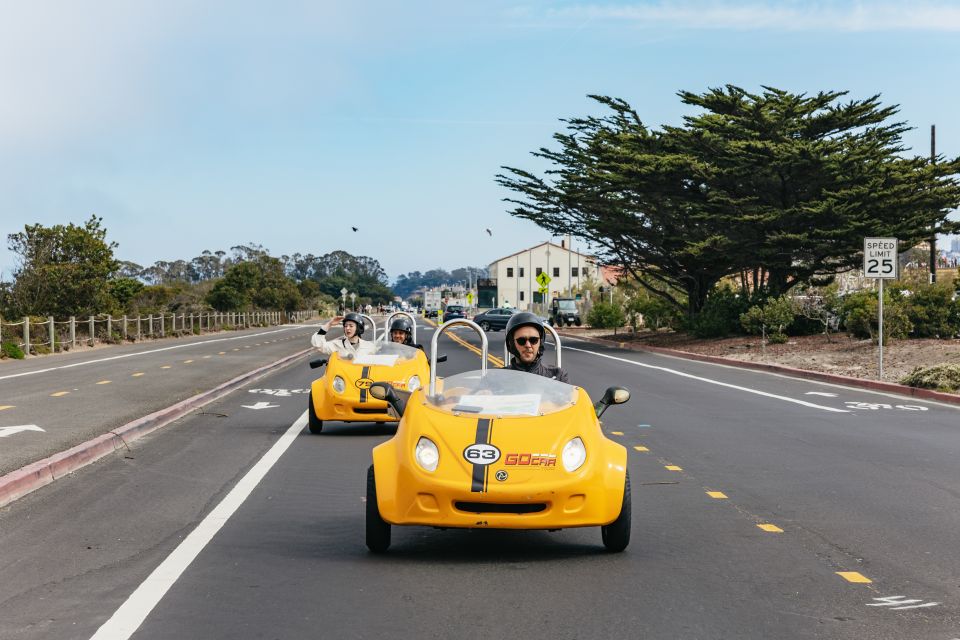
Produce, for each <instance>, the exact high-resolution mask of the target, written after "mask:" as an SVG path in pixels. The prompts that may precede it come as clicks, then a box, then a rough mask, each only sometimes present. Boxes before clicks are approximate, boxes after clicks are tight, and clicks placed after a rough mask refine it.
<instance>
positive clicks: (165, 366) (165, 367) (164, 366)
mask: <svg viewBox="0 0 960 640" xmlns="http://www.w3.org/2000/svg"><path fill="white" fill-rule="evenodd" d="M160 368H161V369H169V368H170V365H168V364H165V365H163V366H162V367H160Z"/></svg>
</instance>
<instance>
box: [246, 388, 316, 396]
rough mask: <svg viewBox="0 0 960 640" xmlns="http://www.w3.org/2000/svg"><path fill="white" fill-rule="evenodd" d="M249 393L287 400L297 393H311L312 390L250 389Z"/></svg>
mask: <svg viewBox="0 0 960 640" xmlns="http://www.w3.org/2000/svg"><path fill="white" fill-rule="evenodd" d="M247 393H265V394H267V395H268V396H277V397H278V398H287V397H289V396H292V395H293V394H295V393H310V389H248V390H247Z"/></svg>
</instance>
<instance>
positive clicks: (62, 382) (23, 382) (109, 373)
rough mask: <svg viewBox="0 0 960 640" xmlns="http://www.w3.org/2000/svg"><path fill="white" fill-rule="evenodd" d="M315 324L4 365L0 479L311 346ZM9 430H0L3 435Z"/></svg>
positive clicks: (0, 376)
mask: <svg viewBox="0 0 960 640" xmlns="http://www.w3.org/2000/svg"><path fill="white" fill-rule="evenodd" d="M314 331H316V329H315V328H312V327H309V326H297V325H286V326H280V327H263V328H255V329H245V330H242V331H231V332H221V333H216V334H210V335H207V336H203V337H197V338H168V339H166V340H153V341H150V342H144V343H139V344H129V345H120V346H110V347H102V348H97V349H90V350H83V351H79V352H71V353H67V354H63V355H56V356H47V357H40V358H29V359H26V360H6V361H4V362H3V363H2V364H0V429H3V428H5V427H14V426H21V425H32V426H34V427H38V428H39V429H42V430H43V431H36V430H29V431H18V432H15V433H9V432H8V433H9V435H5V436H4V437H2V438H0V475H2V474H4V473H7V472H9V471H12V470H14V469H18V468H20V467H22V466H24V465H26V464H29V463H31V462H34V461H36V460H39V459H40V458H44V457H46V456H49V455H51V454H54V453H58V452H60V451H64V450H66V449H69V448H70V447H72V446H74V445H76V444H79V443H81V442H85V441H86V440H89V439H90V438H93V437H95V436H99V435H101V434H103V433H106V432H107V431H109V430H110V429H114V428H116V427H119V426H121V425H123V424H126V423H127V422H129V421H131V420H134V419H136V418H140V417H142V416H145V415H147V414H149V413H152V412H153V411H157V410H159V409H163V408H165V407H168V406H170V405H172V404H175V403H176V402H178V401H180V400H184V399H186V398H189V397H191V396H193V395H196V394H197V393H200V392H202V391H206V390H208V389H212V388H214V387H216V386H217V385H219V384H221V383H223V382H226V381H228V380H231V379H233V378H235V377H236V376H238V375H240V374H241V373H244V372H246V371H251V370H254V369H257V368H258V367H262V366H265V365H267V364H269V363H271V362H274V361H276V360H279V359H280V358H283V357H284V356H287V355H290V354H293V353H296V352H297V351H302V350H303V349H305V348H308V347H309V346H310V340H309V336H310V335H311V334H312V333H313V332H314ZM2 433H3V432H2V431H0V434H2Z"/></svg>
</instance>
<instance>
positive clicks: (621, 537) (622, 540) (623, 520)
mask: <svg viewBox="0 0 960 640" xmlns="http://www.w3.org/2000/svg"><path fill="white" fill-rule="evenodd" d="M630 504H631V500H630V472H629V471H628V472H627V475H626V478H625V479H624V481H623V505H621V507H620V515H619V516H617V519H616V520H614V521H613V522H611V523H610V524H608V525H606V526H603V527H600V536H601V537H602V538H603V546H605V547H606V548H607V551H611V552H613V553H619V552H621V551H623V550H624V549H626V548H627V545H628V544H630Z"/></svg>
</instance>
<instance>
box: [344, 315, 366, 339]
mask: <svg viewBox="0 0 960 640" xmlns="http://www.w3.org/2000/svg"><path fill="white" fill-rule="evenodd" d="M343 321H344V322H352V323H354V324H355V325H357V337H360V336H362V335H363V316H362V315H360V314H359V313H353V312H351V313H348V314H347V315H345V316H344V317H343Z"/></svg>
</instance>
